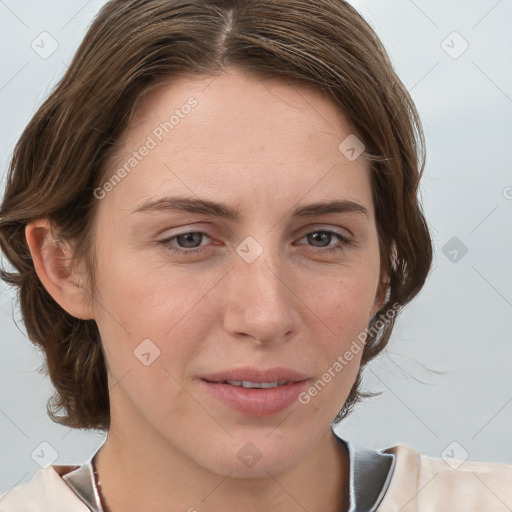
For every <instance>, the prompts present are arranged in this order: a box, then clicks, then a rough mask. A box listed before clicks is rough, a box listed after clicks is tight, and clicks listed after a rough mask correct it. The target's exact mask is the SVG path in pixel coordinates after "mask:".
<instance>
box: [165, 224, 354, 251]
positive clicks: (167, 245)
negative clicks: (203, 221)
mask: <svg viewBox="0 0 512 512" xmlns="http://www.w3.org/2000/svg"><path fill="white" fill-rule="evenodd" d="M194 233H199V234H201V235H206V236H207V237H209V235H208V233H205V232H204V231H186V232H184V233H179V234H177V235H174V236H172V237H170V238H166V239H165V240H160V241H159V242H158V243H159V244H160V245H162V246H164V247H165V248H166V249H168V250H170V251H171V252H173V253H176V254H181V255H185V256H191V255H194V254H202V253H203V252H205V249H197V248H194V249H181V248H178V247H176V246H175V245H171V242H172V241H173V240H175V239H176V238H178V237H180V236H184V235H191V234H194ZM315 233H327V234H329V235H333V236H335V237H337V238H338V239H339V241H340V242H343V245H342V246H339V245H335V246H333V247H328V248H325V249H322V248H320V249H316V250H314V251H313V252H314V253H316V254H325V253H334V252H339V251H343V250H345V249H346V248H347V247H350V246H351V245H353V244H354V241H353V240H351V239H350V238H348V237H347V236H345V235H342V234H341V233H339V232H338V231H332V230H329V229H319V230H316V231H310V232H309V233H306V234H305V235H304V236H303V237H301V239H302V238H305V237H307V236H308V235H312V234H315Z"/></svg>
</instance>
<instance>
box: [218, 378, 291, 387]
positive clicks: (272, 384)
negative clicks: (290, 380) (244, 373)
mask: <svg viewBox="0 0 512 512" xmlns="http://www.w3.org/2000/svg"><path fill="white" fill-rule="evenodd" d="M224 382H226V383H227V384H231V385H232V386H239V387H240V386H241V387H243V388H277V386H284V385H285V384H286V382H287V381H286V380H278V381H276V382H251V381H249V380H226V381H224Z"/></svg>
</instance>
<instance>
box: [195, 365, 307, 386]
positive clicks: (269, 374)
mask: <svg viewBox="0 0 512 512" xmlns="http://www.w3.org/2000/svg"><path fill="white" fill-rule="evenodd" d="M202 378H203V379H205V380H208V381H211V382H223V381H225V380H237V381H242V380H246V381H249V382H276V381H282V380H285V381H287V382H298V381H301V380H306V379H308V378H309V377H308V376H307V375H305V374H304V373H300V372H297V371H295V370H291V369H290V368H284V367H276V368H269V369H267V370H263V369H261V368H254V367H250V366H245V367H241V368H231V369H228V370H223V371H221V372H217V373H212V374H209V375H203V376H202Z"/></svg>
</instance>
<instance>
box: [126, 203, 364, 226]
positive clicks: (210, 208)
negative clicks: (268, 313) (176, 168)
mask: <svg viewBox="0 0 512 512" xmlns="http://www.w3.org/2000/svg"><path fill="white" fill-rule="evenodd" d="M161 211H163V212H166V211H177V212H187V213H199V214H203V215H209V216H212V217H218V218H222V219H226V220H231V221H238V220H240V219H241V217H242V215H241V212H240V210H239V209H238V208H236V207H234V206H231V205H228V204H224V203H218V202H215V201H210V200H207V199H192V198H188V197H162V198H160V199H148V200H147V201H145V202H144V203H142V204H141V205H139V206H137V207H136V208H134V209H133V210H132V211H131V212H130V213H138V212H144V213H148V212H161ZM333 213H362V214H363V215H365V216H366V217H367V218H369V214H368V210H367V209H366V208H365V207H364V206H363V205H361V204H359V203H355V202H354V201H348V200H345V199H343V200H341V199H334V200H330V201H323V202H317V203H311V204H307V205H303V206H297V207H296V208H295V209H294V210H293V211H292V217H299V218H302V217H318V216H321V215H328V214H333Z"/></svg>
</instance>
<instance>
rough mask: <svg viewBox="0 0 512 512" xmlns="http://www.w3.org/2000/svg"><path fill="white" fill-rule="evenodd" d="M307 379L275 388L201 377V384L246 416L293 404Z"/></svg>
mask: <svg viewBox="0 0 512 512" xmlns="http://www.w3.org/2000/svg"><path fill="white" fill-rule="evenodd" d="M308 380H309V379H307V380H303V381H300V382H290V383H289V384H285V385H284V386H277V387H275V388H263V389H260V388H258V389H256V388H251V389H248V388H244V387H242V386H232V385H231V384H223V383H221V382H209V381H207V380H204V379H201V382H202V385H203V386H204V387H205V388H206V390H207V391H208V392H210V393H211V394H212V395H213V396H214V397H215V398H217V399H218V400H220V401H221V402H223V403H224V404H226V405H229V406H230V407H232V408H233V409H236V410H237V411H239V412H241V413H243V414H246V415H248V416H269V415H271V414H276V413H278V412H279V411H282V410H283V409H286V408H287V407H289V406H290V405H291V404H293V403H294V402H295V401H296V400H297V398H298V396H299V395H300V393H301V392H302V391H303V390H304V388H305V387H306V385H307V382H308Z"/></svg>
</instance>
